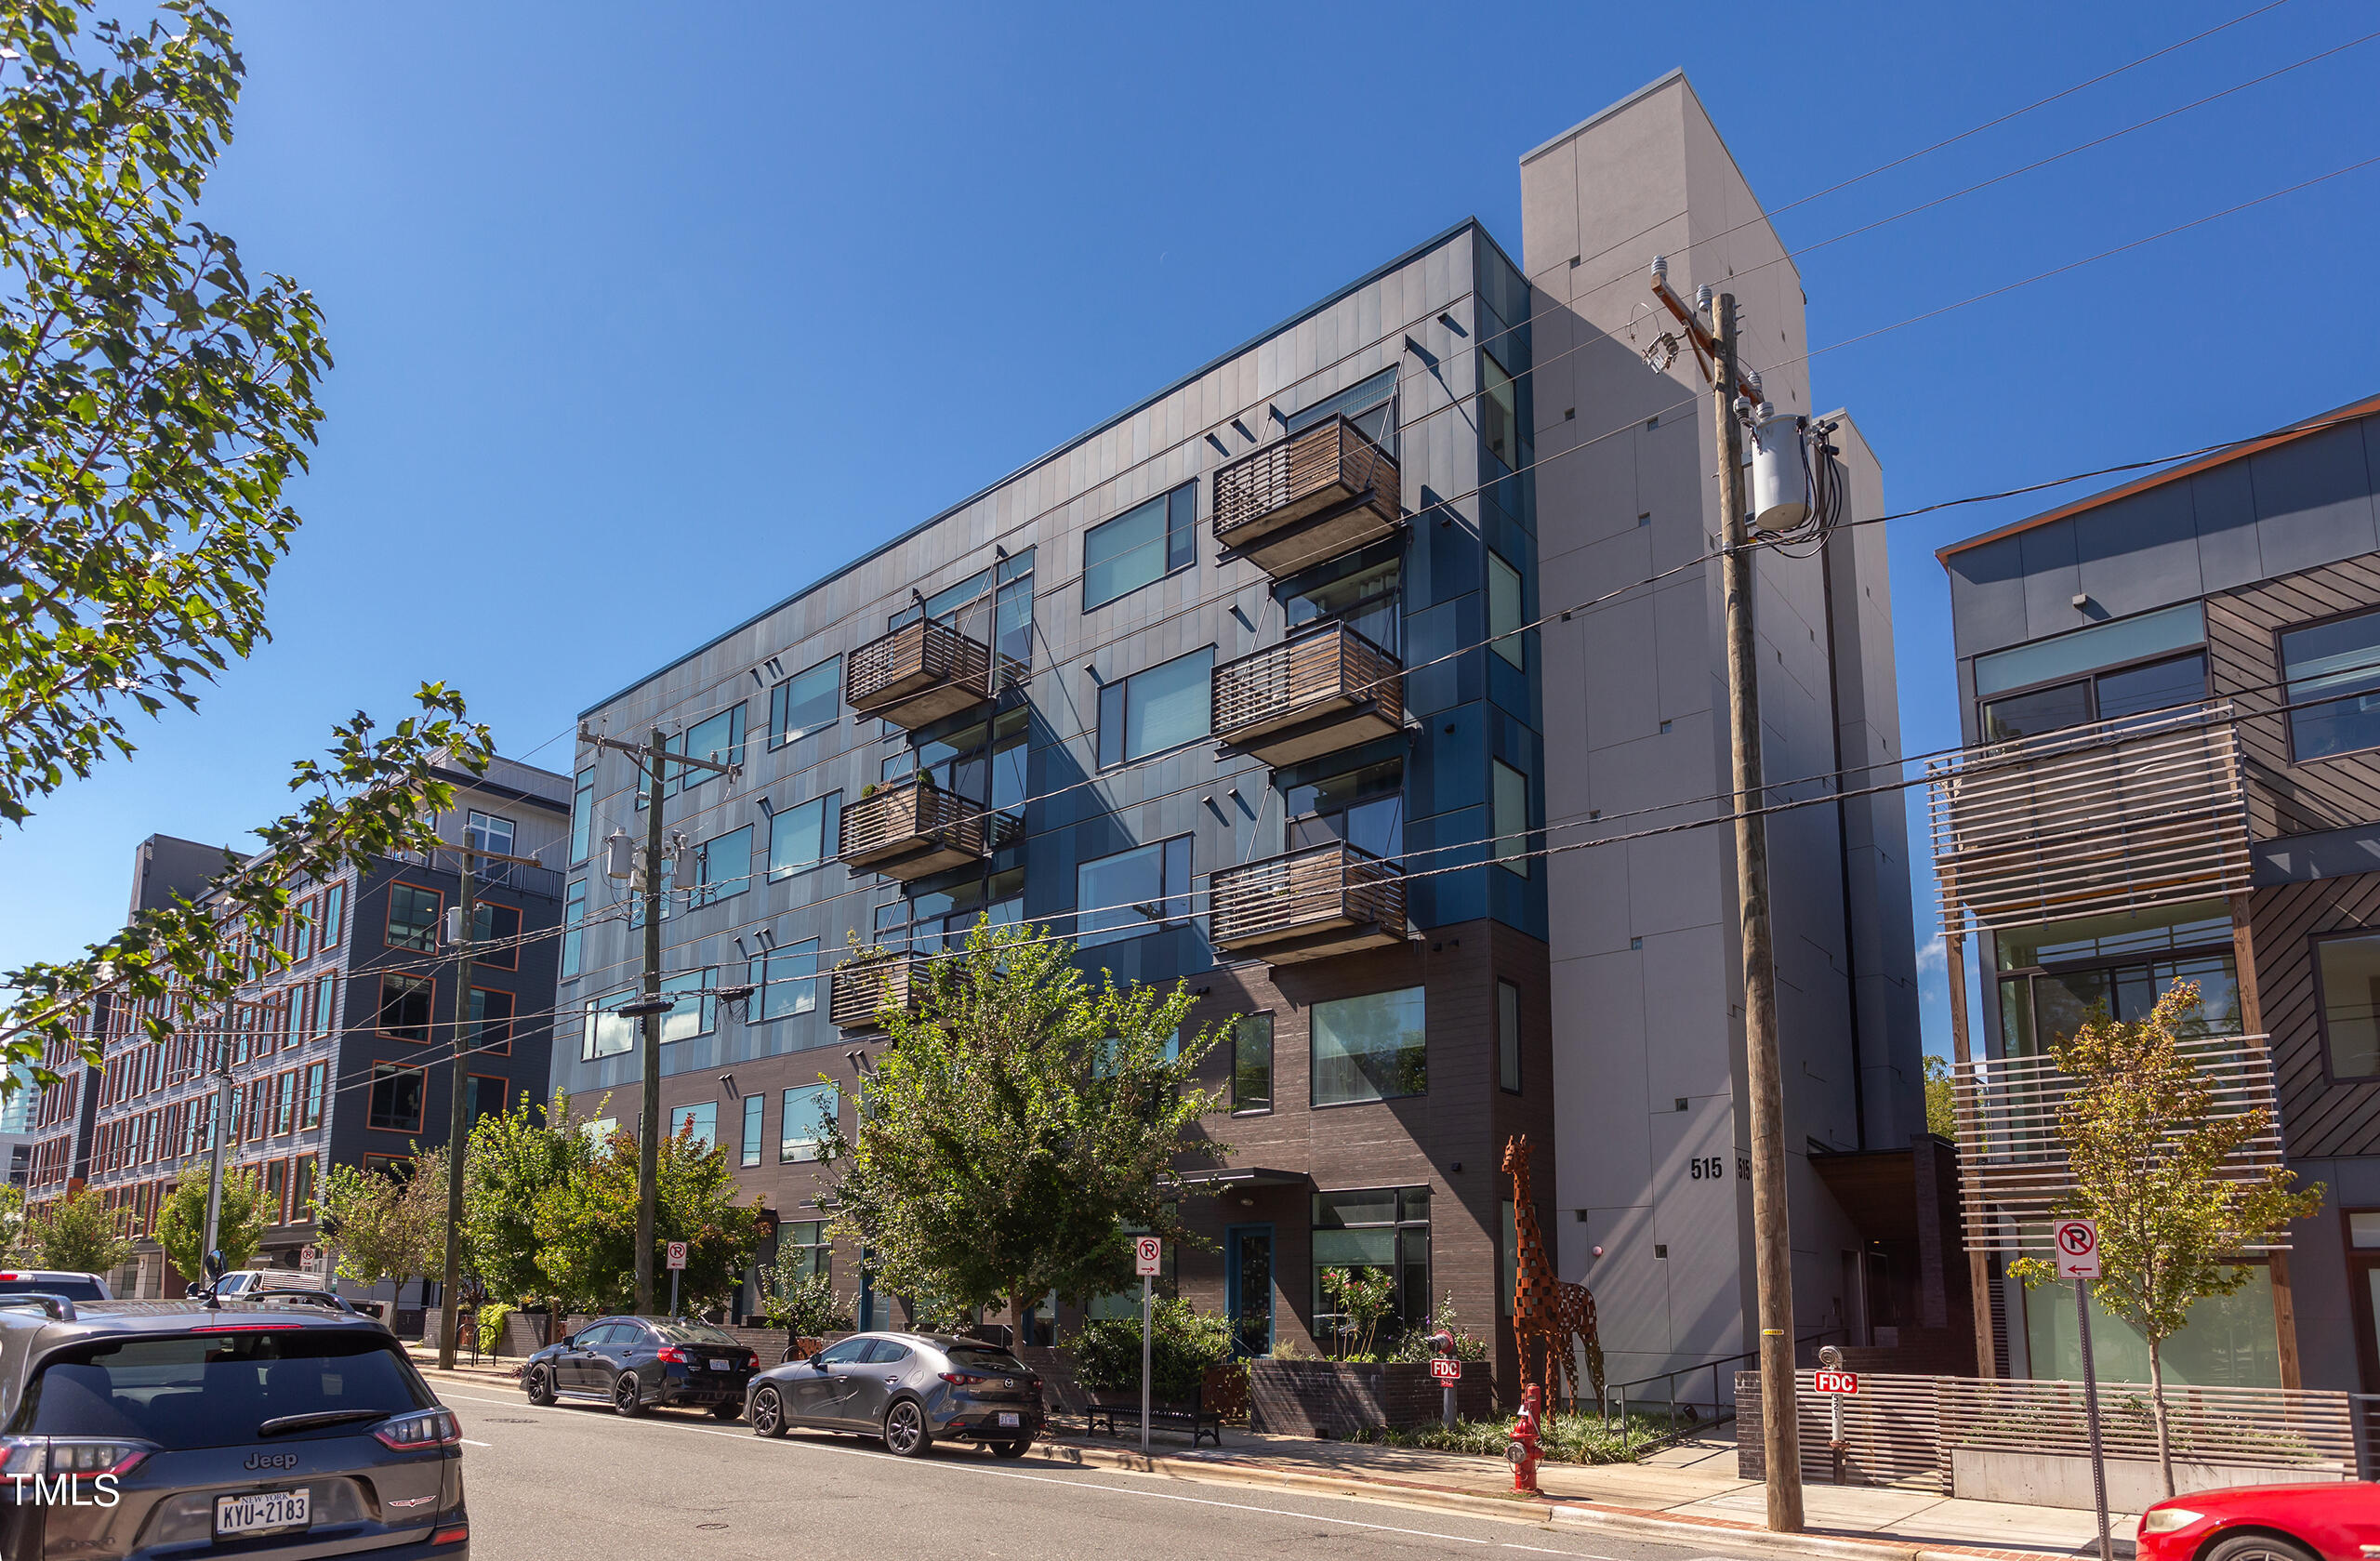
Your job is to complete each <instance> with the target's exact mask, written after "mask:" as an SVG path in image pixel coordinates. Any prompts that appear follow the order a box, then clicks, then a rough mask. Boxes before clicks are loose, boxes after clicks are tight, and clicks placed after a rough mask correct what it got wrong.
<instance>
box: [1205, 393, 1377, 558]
mask: <svg viewBox="0 0 2380 1561" xmlns="http://www.w3.org/2000/svg"><path fill="white" fill-rule="evenodd" d="M1396 484H1397V472H1396V458H1395V456H1391V455H1390V454H1389V453H1388V452H1387V451H1385V450H1383V449H1382V448H1381V447H1380V446H1379V445H1377V444H1375V443H1372V442H1371V441H1370V440H1369V439H1368V438H1366V437H1365V436H1364V432H1363V430H1361V429H1358V428H1357V427H1355V424H1353V423H1351V422H1349V421H1348V420H1347V419H1346V418H1345V417H1331V418H1328V419H1326V420H1325V421H1323V422H1319V423H1316V424H1315V425H1314V426H1313V427H1312V428H1310V429H1305V430H1301V431H1299V432H1297V433H1293V434H1291V435H1289V437H1288V438H1287V439H1283V440H1278V441H1276V442H1275V443H1271V444H1267V445H1265V446H1264V447H1263V449H1261V450H1255V451H1251V452H1250V453H1249V454H1248V455H1245V456H1241V457H1240V458H1239V459H1237V460H1236V461H1233V462H1232V463H1231V464H1230V465H1228V466H1223V467H1219V468H1217V469H1216V470H1215V490H1214V491H1215V498H1214V518H1213V528H1214V536H1215V540H1216V541H1217V542H1219V543H1221V544H1222V545H1223V546H1224V547H1226V548H1228V547H1231V546H1232V545H1233V544H1234V541H1235V538H1234V536H1233V535H1232V534H1233V533H1234V532H1236V531H1238V530H1240V529H1241V528H1243V527H1246V526H1248V525H1250V524H1251V523H1255V522H1258V521H1262V520H1263V519H1264V518H1265V517H1266V516H1268V515H1271V514H1274V513H1275V512H1276V511H1278V510H1281V509H1288V508H1289V506H1290V505H1292V504H1295V503H1297V502H1298V501H1300V500H1301V499H1305V498H1309V497H1311V496H1314V495H1316V494H1317V493H1321V492H1324V491H1326V490H1330V489H1339V488H1343V489H1344V490H1345V491H1347V492H1349V493H1361V492H1362V491H1363V490H1364V489H1366V488H1371V489H1374V490H1375V491H1377V492H1378V493H1379V494H1380V495H1381V499H1382V505H1383V507H1384V509H1385V510H1386V512H1387V513H1388V514H1391V515H1394V514H1395V513H1396V507H1397V503H1398V498H1397V485H1396Z"/></svg>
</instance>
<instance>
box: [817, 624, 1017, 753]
mask: <svg viewBox="0 0 2380 1561" xmlns="http://www.w3.org/2000/svg"><path fill="white" fill-rule="evenodd" d="M991 666H992V653H991V651H990V649H989V648H988V647H986V646H985V644H984V643H983V642H981V641H978V640H974V639H972V638H970V637H969V636H967V635H964V634H961V633H960V632H959V630H957V629H955V628H951V627H950V626H949V625H948V624H946V623H939V622H936V621H935V620H933V619H932V618H919V620H918V621H917V622H915V623H905V624H903V625H902V626H901V627H900V628H896V629H894V630H893V632H892V633H890V634H887V635H885V636H884V637H883V638H881V639H879V640H870V641H869V642H867V643H866V644H865V645H862V646H861V647H860V648H859V649H857V650H855V651H853V652H852V653H851V655H850V657H849V658H848V659H846V660H845V662H844V664H843V702H844V703H845V704H848V705H849V706H851V708H853V709H854V710H857V711H858V712H859V713H860V714H861V715H864V716H876V717H879V718H880V719H882V720H884V721H891V722H892V723H893V725H895V726H898V727H900V728H902V729H903V730H904V731H908V732H914V731H916V730H917V729H918V728H919V727H920V726H923V725H926V724H927V723H928V722H930V721H940V720H941V719H942V718H943V717H945V716H947V715H956V714H958V713H959V711H960V710H964V709H971V708H973V707H975V706H977V705H980V704H983V703H984V702H985V700H987V699H989V698H991V697H992V695H993V694H994V693H995V692H996V690H995V689H994V688H993V686H992V681H991Z"/></svg>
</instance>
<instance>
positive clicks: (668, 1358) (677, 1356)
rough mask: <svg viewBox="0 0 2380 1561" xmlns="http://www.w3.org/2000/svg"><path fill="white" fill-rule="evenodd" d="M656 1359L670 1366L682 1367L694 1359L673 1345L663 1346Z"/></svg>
mask: <svg viewBox="0 0 2380 1561" xmlns="http://www.w3.org/2000/svg"><path fill="white" fill-rule="evenodd" d="M658 1358H659V1359H661V1360H662V1361H663V1362H665V1363H666V1364H668V1365H670V1366H684V1365H686V1364H688V1363H689V1362H691V1361H692V1360H693V1359H694V1356H690V1355H688V1354H687V1353H686V1352H685V1351H683V1350H681V1349H680V1348H679V1347H678V1346H677V1345H675V1344H664V1345H662V1346H661V1354H660V1356H659V1357H658Z"/></svg>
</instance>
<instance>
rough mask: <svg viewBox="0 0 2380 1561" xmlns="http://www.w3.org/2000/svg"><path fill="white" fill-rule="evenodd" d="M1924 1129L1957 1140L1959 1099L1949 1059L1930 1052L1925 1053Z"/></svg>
mask: <svg viewBox="0 0 2380 1561" xmlns="http://www.w3.org/2000/svg"><path fill="white" fill-rule="evenodd" d="M1925 1131H1927V1132H1930V1133H1932V1134H1933V1135H1934V1136H1935V1137H1937V1138H1947V1139H1949V1140H1950V1142H1951V1143H1953V1144H1956V1143H1957V1142H1958V1141H1959V1101H1958V1095H1957V1093H1956V1091H1955V1090H1954V1088H1953V1086H1952V1084H1951V1081H1950V1059H1948V1058H1946V1057H1937V1056H1936V1055H1934V1054H1933V1053H1932V1052H1927V1053H1926V1054H1925Z"/></svg>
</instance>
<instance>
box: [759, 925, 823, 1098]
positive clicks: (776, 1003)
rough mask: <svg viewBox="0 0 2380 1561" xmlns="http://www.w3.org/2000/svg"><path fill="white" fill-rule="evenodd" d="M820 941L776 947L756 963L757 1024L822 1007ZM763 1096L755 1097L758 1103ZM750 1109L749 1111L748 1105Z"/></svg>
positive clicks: (810, 940)
mask: <svg viewBox="0 0 2380 1561" xmlns="http://www.w3.org/2000/svg"><path fill="white" fill-rule="evenodd" d="M817 976H818V940H817V939H816V938H805V939H803V940H802V941H801V942H800V943H794V944H787V946H785V947H783V948H773V949H771V950H769V952H768V953H766V954H763V955H761V956H760V958H759V959H754V960H753V961H752V971H751V981H752V985H753V986H754V987H755V988H756V990H755V991H754V992H753V994H752V999H751V1002H750V1005H749V1007H750V1010H751V1014H752V1020H753V1023H755V1024H759V1023H760V1022H762V1021H765V1020H770V1019H786V1018H790V1017H791V1016H792V1015H794V1014H797V1013H808V1012H812V1011H813V1010H814V1009H815V1008H817V1006H818V981H817ZM759 1098H760V1097H759V1096H757V1095H755V1096H754V1097H753V1099H754V1100H758V1099H759ZM747 1109H749V1107H748V1106H747Z"/></svg>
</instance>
